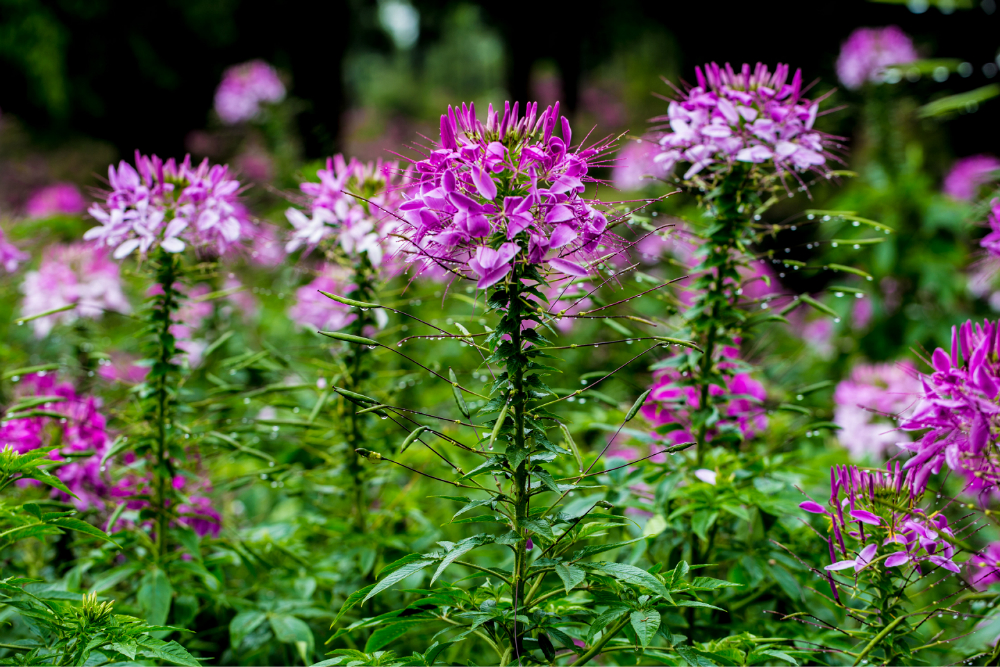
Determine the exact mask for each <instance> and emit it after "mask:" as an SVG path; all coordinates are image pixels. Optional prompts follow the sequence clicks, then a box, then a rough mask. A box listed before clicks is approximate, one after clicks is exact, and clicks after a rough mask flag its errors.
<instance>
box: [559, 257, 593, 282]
mask: <svg viewBox="0 0 1000 667" xmlns="http://www.w3.org/2000/svg"><path fill="white" fill-rule="evenodd" d="M549 266H551V267H552V268H553V269H555V270H556V271H561V272H562V273H565V274H566V275H569V276H576V277H577V278H586V277H587V276H589V275H590V272H588V271H587V269H585V268H583V267H582V266H580V265H579V264H576V263H574V262H570V261H568V260H565V259H560V258H558V257H553V258H552V259H550V260H549Z"/></svg>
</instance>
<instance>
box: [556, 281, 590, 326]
mask: <svg viewBox="0 0 1000 667" xmlns="http://www.w3.org/2000/svg"><path fill="white" fill-rule="evenodd" d="M591 290H593V286H592V285H589V284H588V283H576V284H569V283H568V281H567V283H566V284H562V285H551V286H549V287H548V289H546V290H545V297H546V298H547V299H548V301H549V306H548V312H549V313H558V314H560V315H576V314H577V313H581V312H583V311H585V310H587V309H588V308H591V307H593V305H594V302H593V301H591V299H590V297H589V296H588V295H589V294H590V292H591ZM575 323H576V320H575V319H573V318H572V317H560V318H559V319H557V320H556V321H555V325H556V328H557V329H559V331H561V332H563V333H567V332H569V331H570V329H572V328H573V325H574V324H575Z"/></svg>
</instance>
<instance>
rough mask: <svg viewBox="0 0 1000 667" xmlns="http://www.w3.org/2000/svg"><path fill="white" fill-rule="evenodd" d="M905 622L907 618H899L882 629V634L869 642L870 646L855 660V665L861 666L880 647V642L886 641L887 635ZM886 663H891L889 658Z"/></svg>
mask: <svg viewBox="0 0 1000 667" xmlns="http://www.w3.org/2000/svg"><path fill="white" fill-rule="evenodd" d="M904 620H906V616H898V617H897V618H895V619H894V620H893V621H892V623H890V624H889V625H887V626H885V627H884V628H883V629H882V632H880V633H878V634H877V635H875V636H874V637H872V640H871V641H870V642H868V646H866V647H865V649H864V650H863V651H861V653H859V654H858V657H857V658H856V659H855V660H854V664H855V665H860V664H861V660H862V659H863V658H864V657H865V656H866V655H868V654H869V653H870V652H871V651H872V649H874V648H875V647H876V646H878V645H879V642H881V641H882V640H883V639H885V637H886V635H888V634H889V633H890V632H892V631H893V630H895V629H896V626H897V625H899V624H900V623H902V622H903V621H904ZM886 662H889V660H888V656H887V657H886Z"/></svg>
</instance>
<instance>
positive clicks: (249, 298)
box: [222, 275, 260, 320]
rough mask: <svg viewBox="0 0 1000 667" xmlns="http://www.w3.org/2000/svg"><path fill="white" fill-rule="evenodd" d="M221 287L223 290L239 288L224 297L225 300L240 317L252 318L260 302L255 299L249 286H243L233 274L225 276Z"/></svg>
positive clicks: (244, 318)
mask: <svg viewBox="0 0 1000 667" xmlns="http://www.w3.org/2000/svg"><path fill="white" fill-rule="evenodd" d="M222 289H224V290H235V289H239V291H238V292H233V293H232V294H230V295H228V296H227V297H226V301H227V302H228V304H229V306H228V307H229V308H231V309H233V310H235V311H236V312H237V313H239V315H240V317H241V319H243V320H249V319H252V318H253V316H254V315H256V314H257V311H258V310H259V308H260V304H259V303H258V302H257V299H255V298H254V296H253V293H252V292H251V291H250V289H249V288H247V287H245V286H244V285H243V283H241V282H240V281H239V279H238V278H236V277H235V276H233V275H230V276H229V277H228V278H226V281H225V282H224V283H223V284H222Z"/></svg>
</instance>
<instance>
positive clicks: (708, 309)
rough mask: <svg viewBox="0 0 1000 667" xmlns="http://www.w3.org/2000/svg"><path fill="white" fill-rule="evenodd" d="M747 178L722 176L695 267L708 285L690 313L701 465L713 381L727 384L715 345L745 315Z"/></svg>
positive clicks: (739, 172)
mask: <svg viewBox="0 0 1000 667" xmlns="http://www.w3.org/2000/svg"><path fill="white" fill-rule="evenodd" d="M746 177H747V170H746V168H740V167H735V168H734V169H733V170H732V171H731V172H730V173H729V174H728V175H726V177H725V178H723V179H722V181H721V183H720V185H719V191H718V194H717V195H716V197H715V199H714V201H713V202H712V204H713V209H714V214H715V223H714V224H713V225H712V226H711V228H710V229H709V230H708V231H707V232H706V233H705V235H704V238H705V242H706V245H707V246H708V249H707V253H706V255H705V258H704V259H703V260H702V262H701V264H700V265H699V266H698V267H697V269H696V272H697V273H699V274H701V277H700V278H699V279H698V285H699V286H701V287H702V288H703V290H702V292H701V294H700V296H699V298H698V300H697V301H696V302H695V306H694V308H693V309H692V310H691V311H690V312H692V313H693V315H692V316H690V317H689V326H690V327H691V333H692V334H693V335H694V336H695V337H696V338H697V339H698V340H699V342H700V343H701V347H702V350H703V352H702V355H701V359H700V360H699V362H698V364H697V365H696V366H695V367H694V368H692V369H690V371H691V378H692V383H693V384H694V385H695V386H697V387H698V389H699V403H698V410H697V412H696V413H695V415H694V425H695V427H696V429H697V430H696V439H697V442H698V447H697V459H698V464H699V465H701V463H702V461H703V460H704V458H705V453H706V451H707V450H708V446H709V442H708V429H709V426H710V422H711V421H712V417H713V413H714V408H713V406H712V405H711V400H712V396H711V392H710V389H711V386H712V385H713V384H720V385H721V384H723V379H722V377H721V376H720V373H719V370H718V368H717V367H716V364H715V362H716V359H715V357H716V350H717V349H718V348H719V347H721V346H725V345H732V344H733V338H734V334H735V330H736V329H737V328H738V327H739V325H740V322H741V320H742V313H741V312H740V310H739V309H738V308H737V306H736V301H737V297H738V295H739V289H740V275H739V273H738V272H737V267H738V266H739V255H740V254H741V253H740V251H742V249H743V243H744V239H745V237H746V233H747V231H748V228H749V224H748V217H749V216H748V215H745V214H744V213H743V212H742V208H743V205H744V201H743V198H744V193H743V187H744V185H745V183H744V182H745V180H746Z"/></svg>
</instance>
